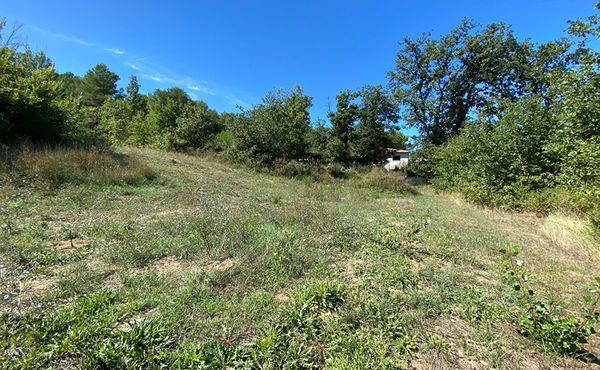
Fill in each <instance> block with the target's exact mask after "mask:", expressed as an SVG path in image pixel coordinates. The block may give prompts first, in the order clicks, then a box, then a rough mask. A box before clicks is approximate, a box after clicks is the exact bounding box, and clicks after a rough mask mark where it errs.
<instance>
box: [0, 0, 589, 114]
mask: <svg viewBox="0 0 600 370" xmlns="http://www.w3.org/2000/svg"><path fill="white" fill-rule="evenodd" d="M594 4H595V0H520V1H517V0H501V1H500V0H498V1H491V0H490V1H483V0H480V1H475V0H455V1H447V0H444V1H442V0H429V1H400V0H397V1H352V0H347V1H325V0H320V1H313V0H305V1H287V0H280V1H250V0H246V1H241V0H240V1H225V0H222V1H143V2H142V1H137V2H134V1H123V0H121V1H112V0H105V1H29V0H19V1H8V0H0V16H3V17H6V18H7V20H8V21H9V22H14V21H18V22H20V23H23V24H24V28H23V29H22V30H21V35H22V36H23V37H24V38H25V39H26V40H27V41H28V43H29V44H30V45H31V46H32V47H33V48H34V49H37V50H44V51H46V52H47V54H48V55H49V56H50V57H51V58H52V59H53V60H54V62H55V63H56V68H57V70H58V71H60V72H64V71H72V72H74V73H75V74H79V75H83V74H84V73H85V71H86V70H87V69H89V68H90V67H92V66H94V65H95V64H97V63H100V62H103V63H106V64H107V65H108V66H109V68H110V69H111V70H113V71H115V72H117V73H118V74H119V75H120V76H121V83H120V84H121V86H124V85H125V84H126V83H127V81H128V79H129V76H130V75H131V74H135V75H137V76H138V78H139V81H140V83H141V85H142V90H143V91H145V92H150V91H153V90H154V89H156V88H166V87H170V86H173V85H176V86H180V87H182V88H184V89H185V90H186V91H188V93H190V95H191V96H192V97H194V98H196V99H200V100H204V101H206V102H207V103H208V104H209V106H211V107H212V108H214V109H216V110H218V111H236V108H235V107H236V105H242V106H245V107H249V106H251V105H252V104H256V103H258V102H259V101H260V98H261V97H262V96H264V95H265V94H266V92H267V91H269V90H272V89H274V88H277V87H282V88H286V89H287V88H291V87H292V86H293V85H294V84H299V85H301V86H302V87H303V88H304V90H305V92H306V93H307V94H308V95H310V96H312V97H313V98H314V100H313V103H314V107H313V109H312V111H311V114H312V118H313V120H315V119H316V118H319V117H320V118H325V116H326V112H327V106H328V102H331V104H332V106H334V103H335V95H336V94H337V93H338V92H339V91H340V90H343V89H348V88H349V89H357V88H360V87H362V86H364V85H369V84H384V83H385V82H386V72H387V71H389V70H390V69H391V68H392V67H393V66H394V56H395V52H396V50H397V48H398V41H400V40H401V39H402V38H403V37H404V36H411V37H415V36H418V35H419V34H421V33H423V32H429V31H430V32H432V33H434V34H443V33H446V32H447V31H448V30H450V29H451V28H453V27H454V26H456V25H457V24H458V23H459V22H460V20H461V19H462V18H464V17H469V18H473V19H475V20H476V21H478V22H480V23H490V22H499V21H503V22H506V23H509V24H512V26H513V28H514V30H515V32H516V33H517V35H519V36H520V37H530V38H531V39H533V40H534V41H547V40H551V39H554V38H557V37H561V36H563V35H564V30H565V28H566V26H567V20H569V19H576V18H581V17H587V16H588V15H591V14H592V13H593V12H594Z"/></svg>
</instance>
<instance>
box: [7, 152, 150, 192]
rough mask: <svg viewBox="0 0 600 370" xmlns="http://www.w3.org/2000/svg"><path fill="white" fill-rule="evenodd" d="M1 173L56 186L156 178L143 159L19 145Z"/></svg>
mask: <svg viewBox="0 0 600 370" xmlns="http://www.w3.org/2000/svg"><path fill="white" fill-rule="evenodd" d="M4 168H5V170H4V173H5V174H6V175H8V176H10V177H12V178H13V180H17V181H19V182H20V183H29V184H37V185H41V186H44V187H47V188H56V187H58V186H61V185H64V184H97V185H107V184H115V185H119V184H124V185H139V184H142V183H145V182H148V181H152V180H154V179H156V178H157V173H156V172H155V171H154V170H153V169H152V168H150V166H148V165H147V164H145V163H144V162H142V161H140V160H138V159H134V158H131V157H128V156H126V155H123V154H116V153H113V152H110V151H106V150H97V149H83V148H80V149H78V148H63V147H52V148H50V147H46V148H42V149H36V148H28V147H25V148H22V149H21V150H19V151H16V152H14V153H12V154H11V155H9V156H8V159H6V160H5V164H4Z"/></svg>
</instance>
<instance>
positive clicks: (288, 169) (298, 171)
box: [275, 160, 313, 178]
mask: <svg viewBox="0 0 600 370" xmlns="http://www.w3.org/2000/svg"><path fill="white" fill-rule="evenodd" d="M275 172H276V173H277V174H279V175H282V176H286V177H291V178H299V177H305V176H310V175H311V174H312V173H313V168H311V166H310V165H309V164H307V163H304V162H299V161H295V160H292V161H289V162H286V163H285V164H283V165H278V164H275Z"/></svg>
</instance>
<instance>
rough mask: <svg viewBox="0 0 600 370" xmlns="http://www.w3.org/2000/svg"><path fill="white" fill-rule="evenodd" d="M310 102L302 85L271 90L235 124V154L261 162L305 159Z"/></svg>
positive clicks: (310, 99)
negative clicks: (289, 89) (260, 102)
mask: <svg viewBox="0 0 600 370" xmlns="http://www.w3.org/2000/svg"><path fill="white" fill-rule="evenodd" d="M311 105H312V98H310V97H308V96H306V95H304V93H303V91H302V88H300V87H299V86H295V87H294V88H293V89H292V90H291V91H289V92H286V91H283V90H276V91H275V92H271V93H269V94H268V95H267V97H265V98H264V99H263V103H262V104H259V105H257V106H255V107H254V108H253V109H252V110H251V111H249V112H244V113H243V114H241V115H240V116H238V118H239V122H237V123H236V124H234V125H233V133H234V137H235V152H234V153H235V155H236V156H237V157H238V158H240V157H242V158H243V159H246V160H248V159H250V160H255V161H258V162H261V163H272V162H273V161H275V160H277V159H281V160H290V159H303V158H305V157H306V155H307V150H308V142H307V134H308V132H309V130H310V115H309V112H308V109H309V108H310V107H311Z"/></svg>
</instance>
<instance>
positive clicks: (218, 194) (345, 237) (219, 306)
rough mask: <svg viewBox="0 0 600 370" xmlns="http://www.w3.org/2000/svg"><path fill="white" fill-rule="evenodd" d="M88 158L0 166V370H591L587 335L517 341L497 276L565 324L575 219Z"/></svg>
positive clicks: (582, 282)
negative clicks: (516, 250)
mask: <svg viewBox="0 0 600 370" xmlns="http://www.w3.org/2000/svg"><path fill="white" fill-rule="evenodd" d="M97 155H98V156H101V154H97ZM102 155H103V156H105V157H103V159H102V160H100V161H96V160H95V159H94V158H95V157H93V158H92V157H90V158H88V157H87V156H86V155H85V154H80V155H79V157H78V156H77V155H74V158H77V159H76V160H65V162H59V163H61V165H65V166H71V167H67V168H70V170H69V172H68V173H60V172H59V173H57V172H55V171H54V170H53V168H55V167H56V164H53V163H52V159H48V158H43V156H40V157H36V156H35V155H34V154H29V157H25V158H22V159H21V162H19V161H18V160H16V161H14V162H13V163H12V164H10V165H5V166H4V168H2V169H0V173H1V174H0V176H2V177H1V178H2V181H3V182H2V184H1V185H0V279H1V280H0V289H1V291H2V293H3V296H2V300H1V306H0V311H1V313H0V364H1V365H0V367H2V368H68V367H92V368H127V367H128V368H139V367H143V368H158V367H167V368H223V367H231V368H265V369H279V368H290V369H294V368H333V369H376V368H528V369H531V368H546V367H560V368H577V367H579V368H594V367H596V368H597V367H598V363H599V360H598V357H600V337H599V336H598V335H597V334H594V335H591V336H590V337H589V343H587V344H581V345H579V346H578V349H576V350H569V351H566V350H565V351H560V350H557V349H556V348H555V347H553V345H554V344H555V343H556V341H558V339H556V338H555V337H554V335H558V334H556V333H558V332H560V333H559V334H560V335H563V334H564V333H565V330H567V329H568V328H569V324H568V323H566V324H565V322H563V321H560V320H559V321H557V322H556V323H555V324H556V326H559V325H563V324H564V325H563V326H564V327H563V326H561V328H562V329H564V328H567V329H565V330H562V329H560V330H558V331H553V330H554V327H550V329H548V328H546V329H540V330H546V331H545V332H544V333H545V334H548V333H550V334H549V335H546V336H545V337H544V336H541V335H538V334H539V333H538V332H533V331H532V332H529V333H525V332H524V330H523V325H522V322H523V321H522V319H523V317H524V315H525V316H526V315H527V313H526V312H524V310H525V308H524V306H523V305H522V304H520V303H519V302H521V301H520V299H519V298H518V293H515V291H514V289H513V286H512V285H511V284H510V283H509V282H507V281H506V280H505V278H504V271H503V270H502V267H501V266H502V253H501V252H500V250H501V249H503V248H507V247H508V248H511V247H512V246H513V245H519V246H521V248H522V251H521V253H520V256H519V258H522V259H523V260H524V261H525V262H524V264H525V265H524V266H525V267H526V268H527V269H528V270H530V271H531V280H530V284H531V287H532V288H533V289H535V291H536V292H537V293H536V294H537V296H538V297H539V299H541V300H544V302H548V304H552V305H556V304H561V305H562V306H563V308H564V309H563V310H562V311H561V312H560V316H557V317H562V318H565V317H568V315H569V313H571V312H572V313H574V315H575V316H574V318H573V320H577V318H579V319H581V317H580V316H578V315H579V313H578V312H579V308H580V307H581V306H582V305H583V303H584V301H583V299H582V296H584V295H585V294H586V292H587V290H586V288H587V287H588V286H589V285H590V284H592V283H593V278H594V277H595V275H598V274H599V272H600V269H599V266H600V247H599V245H598V242H597V241H595V240H594V239H593V237H592V236H590V235H589V232H588V229H587V226H586V224H585V223H584V222H583V221H580V220H577V219H575V218H573V217H569V216H565V215H550V216H548V217H545V218H540V217H537V216H534V215H529V214H513V213H502V212H496V211H492V210H486V209H481V208H477V207H474V206H471V205H468V204H466V203H465V202H464V201H462V200H461V199H460V198H458V197H455V196H452V195H447V194H435V193H434V192H433V191H432V190H430V189H429V188H427V187H418V188H415V189H413V191H408V190H407V188H406V187H404V186H401V187H397V188H396V187H395V186H390V178H388V177H384V176H383V175H380V174H376V173H375V174H370V175H369V177H368V178H367V180H364V181H359V180H356V179H354V180H353V179H347V180H333V179H332V180H330V181H329V180H328V181H319V182H315V181H314V180H309V179H304V180H302V179H286V178H282V177H273V176H268V175H265V174H257V173H255V172H252V171H250V170H248V169H242V168H237V167H236V166H233V165H230V164H226V163H222V162H221V161H219V160H215V159H214V158H208V157H204V158H203V157H195V156H188V155H185V154H178V153H167V152H163V151H153V150H148V149H144V150H142V149H121V150H120V151H119V154H118V155H116V156H113V157H110V156H107V155H104V154H102ZM50 157H51V155H50ZM63 157H64V154H63ZM72 159H73V158H72ZM67 162H68V163H67ZM40 163H42V164H44V165H41V164H40ZM73 163H78V165H74V164H73ZM86 163H87V164H86ZM82 166H83V167H82ZM86 166H88V167H86ZM98 166H109V167H111V168H112V169H111V170H107V171H105V172H103V171H100V172H94V168H97V167H98ZM34 175H35V176H34ZM379 177H381V179H382V180H381V181H379V180H378V178H379ZM397 181H401V179H400V178H398V179H397ZM380 182H381V183H383V186H377V184H378V183H380ZM521 267H522V266H520V262H519V268H521ZM546 297H551V298H552V301H553V302H551V301H550V300H546ZM557 320H558V318H557ZM579 323H580V322H577V325H579ZM548 325H550V324H548ZM552 325H554V324H552ZM547 329H548V330H547ZM561 330H562V331H561ZM567 331H568V330H567ZM548 338H550V339H548ZM552 340H555V341H554V342H553V341H552ZM558 343H559V344H560V343H563V342H560V341H559V342H558Z"/></svg>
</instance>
